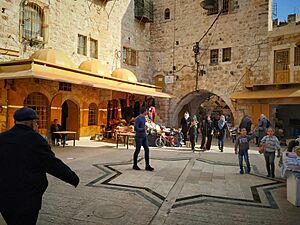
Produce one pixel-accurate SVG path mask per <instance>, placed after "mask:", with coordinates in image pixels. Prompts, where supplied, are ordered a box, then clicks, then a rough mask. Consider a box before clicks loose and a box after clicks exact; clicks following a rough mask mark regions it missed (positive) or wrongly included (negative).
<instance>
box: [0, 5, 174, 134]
mask: <svg viewBox="0 0 300 225" xmlns="http://www.w3.org/2000/svg"><path fill="white" fill-rule="evenodd" d="M0 3H1V4H0V5H1V7H2V8H1V9H2V10H1V13H0V14H1V17H0V30H1V32H0V60H1V61H2V63H1V64H0V131H4V130H6V129H8V128H9V127H11V126H13V113H14V111H15V110H16V109H17V108H20V107H22V106H24V105H25V106H30V107H33V108H34V109H35V110H37V112H38V114H39V115H40V120H39V126H40V131H41V133H42V134H45V135H47V134H48V132H49V127H50V123H51V121H53V119H55V118H57V119H59V121H60V123H62V125H63V126H64V128H65V129H67V130H72V131H76V132H77V133H78V134H79V136H88V135H93V134H95V133H97V132H98V131H99V129H100V125H106V119H107V117H109V115H108V112H107V110H108V104H110V102H109V101H112V102H111V104H110V105H111V106H110V107H111V111H112V115H114V117H120V116H119V114H120V110H119V109H120V106H119V108H116V105H115V104H113V101H114V100H119V99H124V100H125V101H126V100H129V98H130V100H131V101H132V100H134V101H141V102H142V101H146V99H149V98H151V96H158V97H167V98H169V97H170V96H169V95H167V94H164V93H162V90H161V88H160V87H156V86H154V85H150V84H146V83H151V76H149V74H151V73H152V72H151V71H152V67H151V66H150V63H149V60H150V52H149V51H139V52H138V51H137V50H139V49H149V48H150V25H149V23H146V22H147V21H145V20H137V19H136V18H135V13H134V1H131V0H125V1H107V0H103V1H101V0H100V1H90V0H78V1H73V0H70V1H61V0H55V1H49V0H22V1H21V0H20V1H9V0H1V1H0ZM135 74H136V75H135ZM145 96H146V97H145ZM116 109H117V111H115V110H116Z"/></svg>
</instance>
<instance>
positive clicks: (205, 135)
mask: <svg viewBox="0 0 300 225" xmlns="http://www.w3.org/2000/svg"><path fill="white" fill-rule="evenodd" d="M213 131H214V123H213V121H212V120H211V119H210V115H207V116H206V118H205V120H203V123H202V128H201V133H202V140H201V146H200V149H203V150H210V147H211V140H212V136H213Z"/></svg>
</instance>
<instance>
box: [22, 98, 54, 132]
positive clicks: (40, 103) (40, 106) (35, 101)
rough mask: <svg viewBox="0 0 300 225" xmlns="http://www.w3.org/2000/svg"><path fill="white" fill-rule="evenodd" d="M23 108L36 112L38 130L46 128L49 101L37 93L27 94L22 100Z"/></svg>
mask: <svg viewBox="0 0 300 225" xmlns="http://www.w3.org/2000/svg"><path fill="white" fill-rule="evenodd" d="M24 106H27V107H29V108H32V109H33V110H35V111H36V113H37V114H38V116H39V119H38V125H39V128H47V125H48V118H49V101H48V99H47V97H46V96H45V95H43V94H42V93H39V92H33V93H31V94H29V95H28V96H27V97H26V99H25V100H24Z"/></svg>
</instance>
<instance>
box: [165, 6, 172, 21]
mask: <svg viewBox="0 0 300 225" xmlns="http://www.w3.org/2000/svg"><path fill="white" fill-rule="evenodd" d="M170 18H171V13H170V9H169V8H166V9H165V20H169V19H170Z"/></svg>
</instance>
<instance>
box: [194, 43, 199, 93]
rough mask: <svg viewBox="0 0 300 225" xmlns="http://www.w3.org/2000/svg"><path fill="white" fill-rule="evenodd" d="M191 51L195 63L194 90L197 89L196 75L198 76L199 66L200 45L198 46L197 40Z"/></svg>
mask: <svg viewBox="0 0 300 225" xmlns="http://www.w3.org/2000/svg"><path fill="white" fill-rule="evenodd" d="M193 52H194V53H195V64H196V86H195V90H196V91H198V79H199V78H198V76H199V66H200V62H199V54H200V46H199V42H196V43H195V44H194V46H193Z"/></svg>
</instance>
